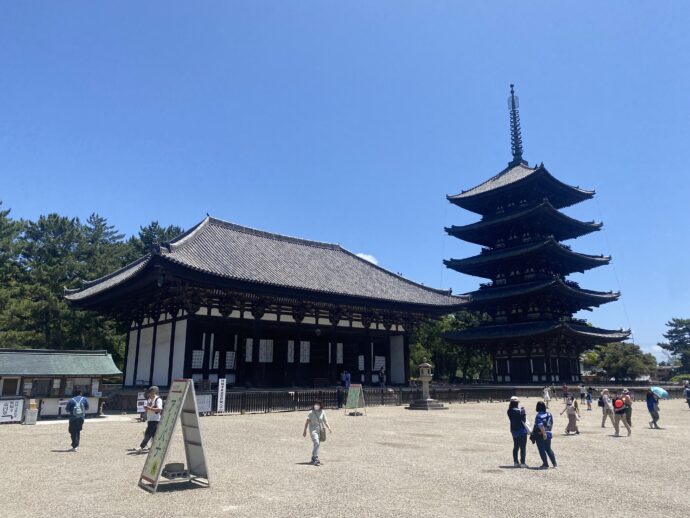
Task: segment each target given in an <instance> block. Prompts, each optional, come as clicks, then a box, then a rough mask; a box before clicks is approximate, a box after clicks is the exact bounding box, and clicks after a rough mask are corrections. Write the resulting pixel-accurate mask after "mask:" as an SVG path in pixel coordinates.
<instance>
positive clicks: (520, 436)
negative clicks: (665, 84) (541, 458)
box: [508, 396, 529, 468]
mask: <svg viewBox="0 0 690 518" xmlns="http://www.w3.org/2000/svg"><path fill="white" fill-rule="evenodd" d="M519 404H520V400H519V399H518V398H517V397H516V396H513V397H511V398H510V404H509V405H508V420H509V421H510V433H511V435H512V436H513V465H514V466H515V467H516V468H526V467H527V464H525V454H526V451H527V436H528V435H529V430H528V428H527V413H526V412H525V407H520V408H518V405H519ZM518 451H519V452H520V462H518Z"/></svg>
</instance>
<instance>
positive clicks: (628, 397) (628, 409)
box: [621, 388, 633, 428]
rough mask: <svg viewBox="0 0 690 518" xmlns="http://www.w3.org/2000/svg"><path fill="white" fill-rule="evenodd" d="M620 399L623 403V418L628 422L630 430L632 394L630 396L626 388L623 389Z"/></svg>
mask: <svg viewBox="0 0 690 518" xmlns="http://www.w3.org/2000/svg"><path fill="white" fill-rule="evenodd" d="M621 399H623V403H625V418H626V420H627V421H628V425H630V428H632V405H633V398H632V394H630V391H629V390H628V389H627V388H626V389H623V396H621Z"/></svg>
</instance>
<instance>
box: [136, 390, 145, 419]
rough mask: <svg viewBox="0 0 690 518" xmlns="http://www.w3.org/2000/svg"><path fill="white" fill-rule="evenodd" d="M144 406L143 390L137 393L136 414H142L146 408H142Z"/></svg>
mask: <svg viewBox="0 0 690 518" xmlns="http://www.w3.org/2000/svg"><path fill="white" fill-rule="evenodd" d="M145 406H146V398H145V397H144V393H143V392H139V393H138V394H137V414H143V413H144V412H146V409H145V408H144V407H145Z"/></svg>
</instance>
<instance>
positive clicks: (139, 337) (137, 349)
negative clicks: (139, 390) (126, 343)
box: [132, 318, 143, 387]
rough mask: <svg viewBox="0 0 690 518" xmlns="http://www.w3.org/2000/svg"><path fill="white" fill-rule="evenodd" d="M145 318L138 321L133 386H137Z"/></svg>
mask: <svg viewBox="0 0 690 518" xmlns="http://www.w3.org/2000/svg"><path fill="white" fill-rule="evenodd" d="M142 323H143V319H141V318H140V319H139V321H138V322H137V345H136V348H135V350H134V372H133V373H132V386H133V387H136V386H137V369H138V367H139V344H140V343H141V324H142Z"/></svg>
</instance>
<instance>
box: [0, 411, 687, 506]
mask: <svg viewBox="0 0 690 518" xmlns="http://www.w3.org/2000/svg"><path fill="white" fill-rule="evenodd" d="M536 401H537V400H536V399H526V400H524V401H523V403H524V405H525V407H526V408H527V409H528V411H529V416H530V420H533V417H534V412H533V409H534V405H535V404H536ZM506 408H507V404H506V403H480V404H476V403H468V404H465V405H451V407H450V409H449V410H446V411H441V412H412V411H408V410H405V409H403V408H401V407H398V408H395V407H386V408H381V407H372V408H369V409H368V415H367V416H363V417H350V416H344V415H343V413H342V412H338V411H335V410H330V411H328V412H327V413H328V416H329V421H330V423H331V426H332V427H333V429H334V432H335V433H334V434H333V435H332V436H329V438H328V441H327V442H326V443H325V444H324V445H323V446H322V452H321V458H322V460H323V462H324V464H323V465H322V466H320V467H315V466H310V465H307V464H306V462H307V461H309V458H310V452H311V443H310V441H309V440H308V439H305V438H303V437H302V434H301V432H302V426H303V423H304V419H305V415H306V414H305V413H301V412H300V413H295V412H290V413H282V414H260V415H245V416H218V417H205V418H202V420H201V424H202V430H203V434H204V440H205V444H206V452H207V458H208V463H209V469H210V477H211V487H210V488H199V489H182V490H176V491H165V492H159V493H157V494H155V495H151V494H149V493H147V492H145V491H144V490H142V489H140V488H139V487H138V486H137V481H138V479H139V474H140V472H141V468H142V465H143V463H144V458H145V457H144V456H140V455H131V454H128V453H127V450H128V448H133V447H135V446H136V445H137V443H138V442H139V441H140V439H141V436H142V433H143V429H144V425H142V424H140V423H135V422H134V421H133V420H130V421H126V420H123V419H121V418H120V417H119V416H118V418H113V419H102V420H88V421H87V422H86V424H85V425H84V431H83V432H82V447H81V448H80V451H79V452H78V453H66V452H64V450H66V449H67V448H68V447H69V436H68V434H67V424H66V423H60V424H56V425H53V426H20V425H3V426H0V444H2V466H3V471H4V475H5V476H4V477H3V478H2V479H1V480H0V495H2V497H3V498H2V508H1V509H2V510H1V511H0V516H3V517H33V516H46V517H48V516H49V517H54V516H56V515H58V514H63V515H64V516H69V517H80V516H101V517H120V516H140V515H141V516H146V517H158V516H166V517H192V516H251V517H263V516H267V517H268V516H270V517H283V516H285V517H288V516H289V517H296V516H314V517H316V516H319V517H321V516H323V517H329V518H331V517H339V516H349V517H352V516H356V517H360V516H377V517H384V516H416V517H422V516H454V517H456V516H486V517H500V516H510V517H511V518H518V517H522V516H525V517H530V518H532V517H534V516H563V517H566V516H573V517H578V518H582V517H587V516H592V517H594V516H610V517H614V516H644V517H653V516H665V517H673V516H681V515H685V514H686V512H687V510H688V508H690V492H688V491H687V483H688V475H689V474H690V468H689V467H688V461H689V458H688V453H687V452H688V448H687V446H688V444H689V442H690V441H689V439H690V431H689V429H690V412H689V411H688V407H687V406H686V405H685V403H684V402H682V401H680V400H674V401H668V402H663V403H662V413H661V417H662V419H661V425H662V426H664V428H665V429H664V430H650V429H649V427H648V425H647V423H648V421H649V415H648V413H647V412H646V407H645V405H644V403H639V402H638V403H636V404H635V410H634V413H633V425H634V427H633V435H632V437H630V438H628V437H622V438H613V437H611V434H612V429H611V428H610V424H609V428H608V429H606V430H602V429H601V428H600V419H601V414H600V412H599V409H598V408H596V407H595V409H594V410H593V411H592V412H586V411H585V412H583V419H582V421H580V429H581V431H582V433H581V435H579V436H568V437H566V436H563V435H561V433H562V430H563V429H564V428H565V424H566V419H565V416H563V417H560V416H558V412H560V410H561V408H562V405H561V404H560V403H556V404H552V409H553V410H554V412H555V419H556V422H555V426H554V429H555V431H556V432H557V434H556V436H555V438H554V441H553V448H554V451H555V453H556V456H557V458H558V463H559V468H558V469H557V470H552V469H550V470H548V471H539V470H531V469H529V470H526V469H514V468H513V467H512V458H511V449H512V440H511V437H510V434H509V431H508V420H507V417H506V415H505V411H506ZM177 435H178V436H179V437H178V438H177V439H176V443H174V445H173V447H172V448H171V453H170V455H169V457H168V461H169V462H171V461H183V460H184V455H183V450H182V446H181V433H178V434H177ZM60 450H62V451H60ZM527 463H528V465H530V466H538V465H539V464H540V460H539V456H538V454H537V450H536V447H534V446H533V445H531V444H529V443H528V451H527Z"/></svg>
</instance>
